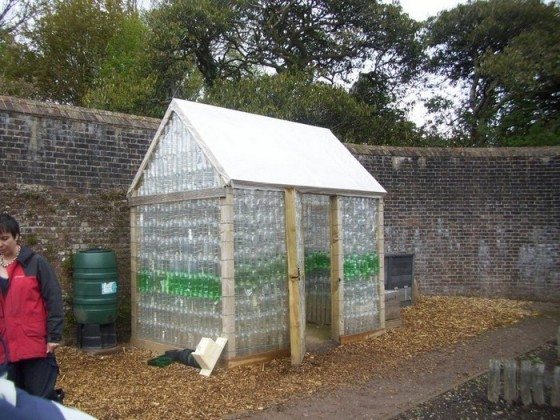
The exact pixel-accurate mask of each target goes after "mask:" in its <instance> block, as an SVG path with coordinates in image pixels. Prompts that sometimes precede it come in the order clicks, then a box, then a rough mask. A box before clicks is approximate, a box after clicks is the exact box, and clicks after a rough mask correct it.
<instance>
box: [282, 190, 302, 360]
mask: <svg viewBox="0 0 560 420" xmlns="http://www.w3.org/2000/svg"><path fill="white" fill-rule="evenodd" d="M296 194H297V192H296V190H295V188H286V190H285V202H286V204H285V206H286V208H285V211H286V248H287V249H286V253H287V260H288V296H289V300H288V302H289V303H288V304H289V306H290V308H289V309H290V355H291V360H292V365H299V364H301V362H302V361H303V356H304V355H305V296H302V293H301V289H302V287H301V286H302V285H301V284H300V283H302V277H301V275H300V271H301V270H300V267H299V264H298V241H297V230H298V226H297V215H296V212H297V209H296Z"/></svg>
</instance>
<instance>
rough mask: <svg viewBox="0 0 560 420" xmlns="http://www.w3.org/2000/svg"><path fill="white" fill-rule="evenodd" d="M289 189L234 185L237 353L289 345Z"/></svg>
mask: <svg viewBox="0 0 560 420" xmlns="http://www.w3.org/2000/svg"><path fill="white" fill-rule="evenodd" d="M284 208H285V205H284V192H283V191H261V190H253V189H235V190H234V222H233V225H234V267H235V328H236V330H235V331H236V332H235V335H236V354H237V355H238V356H243V355H248V354H256V353H263V352H266V351H271V350H278V349H285V348H287V347H288V346H289V328H288V326H289V319H288V316H289V306H288V285H287V261H286V239H285V234H284V231H285V226H284V223H285V216H284Z"/></svg>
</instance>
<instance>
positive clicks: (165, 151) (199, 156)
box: [138, 113, 220, 196]
mask: <svg viewBox="0 0 560 420" xmlns="http://www.w3.org/2000/svg"><path fill="white" fill-rule="evenodd" d="M219 185H220V181H219V177H218V174H217V172H216V171H215V170H214V168H213V167H212V165H211V164H210V162H209V161H208V159H206V157H205V156H204V154H203V153H202V150H201V149H200V147H198V145H197V144H196V142H195V141H194V139H193V136H192V134H191V133H190V131H188V130H187V129H186V128H185V126H184V125H183V123H182V122H181V120H180V118H179V117H178V116H177V114H175V113H172V114H171V117H170V118H169V120H168V122H167V124H166V125H165V127H164V129H163V131H162V132H161V134H160V138H159V142H158V143H157V146H156V148H155V150H154V153H153V154H152V155H151V160H150V162H149V164H148V165H147V166H146V168H145V169H144V173H143V178H142V181H141V184H140V187H139V189H138V195H140V196H146V195H155V194H166V193H171V192H180V191H193V190H203V189H208V188H217V187H218V186H219Z"/></svg>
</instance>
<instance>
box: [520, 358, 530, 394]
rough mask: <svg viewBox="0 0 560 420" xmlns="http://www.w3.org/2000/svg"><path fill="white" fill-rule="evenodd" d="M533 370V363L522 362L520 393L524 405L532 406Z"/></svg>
mask: <svg viewBox="0 0 560 420" xmlns="http://www.w3.org/2000/svg"><path fill="white" fill-rule="evenodd" d="M532 371H533V368H532V366H531V362H530V361H528V360H523V361H522V362H521V374H520V376H519V392H520V394H521V402H522V403H523V405H531V404H532V403H533V397H532V396H531V374H532Z"/></svg>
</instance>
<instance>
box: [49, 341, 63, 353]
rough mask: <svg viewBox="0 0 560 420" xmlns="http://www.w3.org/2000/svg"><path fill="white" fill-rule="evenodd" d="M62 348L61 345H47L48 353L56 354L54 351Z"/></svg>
mask: <svg viewBox="0 0 560 420" xmlns="http://www.w3.org/2000/svg"><path fill="white" fill-rule="evenodd" d="M58 346H60V344H59V343H47V353H54V349H56V348H57V347H58Z"/></svg>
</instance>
